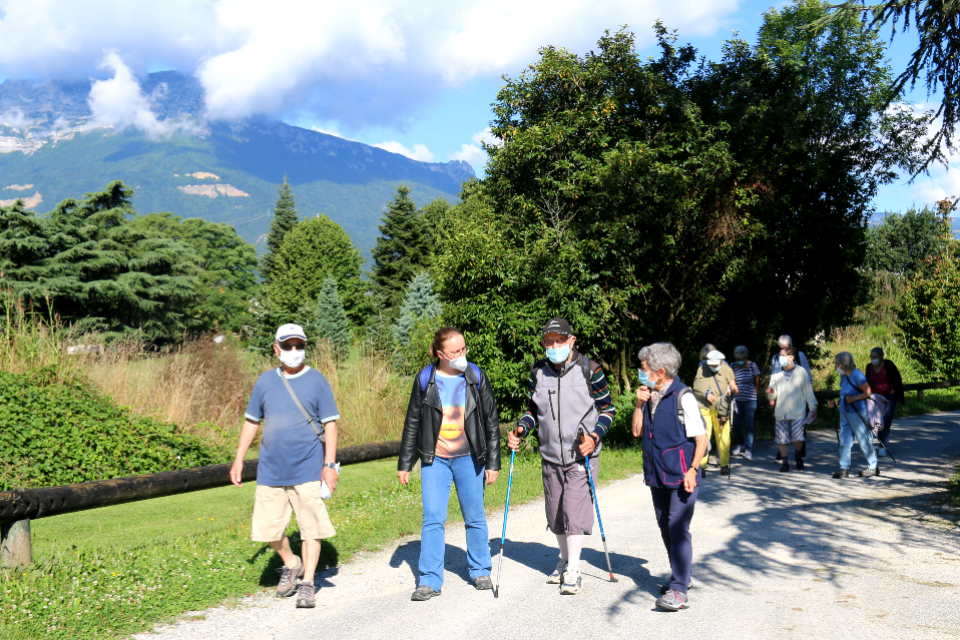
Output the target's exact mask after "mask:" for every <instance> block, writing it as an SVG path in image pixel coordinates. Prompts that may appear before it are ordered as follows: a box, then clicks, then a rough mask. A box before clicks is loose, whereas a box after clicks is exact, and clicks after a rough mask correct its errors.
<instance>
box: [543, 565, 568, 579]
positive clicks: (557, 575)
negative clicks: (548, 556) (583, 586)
mask: <svg viewBox="0 0 960 640" xmlns="http://www.w3.org/2000/svg"><path fill="white" fill-rule="evenodd" d="M566 570H567V561H566V560H561V561H560V562H558V563H557V568H556V569H554V570H553V573H551V574H550V575H549V576H548V577H547V584H560V583H561V582H563V574H564V572H565V571H566Z"/></svg>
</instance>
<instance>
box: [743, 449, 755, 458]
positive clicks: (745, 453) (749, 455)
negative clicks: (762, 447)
mask: <svg viewBox="0 0 960 640" xmlns="http://www.w3.org/2000/svg"><path fill="white" fill-rule="evenodd" d="M743 459H744V460H753V451H750V449H744V451H743Z"/></svg>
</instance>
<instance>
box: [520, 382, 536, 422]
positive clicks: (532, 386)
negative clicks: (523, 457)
mask: <svg viewBox="0 0 960 640" xmlns="http://www.w3.org/2000/svg"><path fill="white" fill-rule="evenodd" d="M527 385H528V386H529V391H528V395H527V409H526V411H524V412H523V414H522V415H521V416H520V420H519V424H520V426H521V427H523V433H522V434H521V437H523V436H526V435H528V434H529V433H530V432H531V431H533V429H534V427H536V426H537V419H536V418H534V416H535V415H536V413H537V403H536V402H534V401H533V392H534V391H536V390H537V377H536V369H535V368H531V369H530V379H529V380H528V381H527Z"/></svg>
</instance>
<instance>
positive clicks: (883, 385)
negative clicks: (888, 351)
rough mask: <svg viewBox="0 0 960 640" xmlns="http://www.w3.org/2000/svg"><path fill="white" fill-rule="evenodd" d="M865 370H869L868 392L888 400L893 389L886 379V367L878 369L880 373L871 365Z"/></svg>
mask: <svg viewBox="0 0 960 640" xmlns="http://www.w3.org/2000/svg"><path fill="white" fill-rule="evenodd" d="M867 369H869V370H870V375H869V382H870V391H871V392H872V393H876V394H878V395H881V396H883V397H884V398H889V397H890V396H891V395H893V387H892V386H890V379H889V378H888V377H887V366H886V365H884V366H882V367H880V371H877V370H876V369H874V368H873V365H872V364H871V365H869V366H868V367H867Z"/></svg>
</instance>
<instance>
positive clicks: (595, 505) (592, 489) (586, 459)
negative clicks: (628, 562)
mask: <svg viewBox="0 0 960 640" xmlns="http://www.w3.org/2000/svg"><path fill="white" fill-rule="evenodd" d="M586 437H587V435H586V434H585V433H584V432H583V427H581V428H580V442H583V439H584V438H586ZM583 461H584V462H585V463H586V464H587V480H589V481H590V493H591V495H592V496H593V508H594V509H595V510H596V512H597V522H598V523H600V539H601V540H602V541H603V555H605V556H606V557H607V571H608V572H610V582H617V578H616V576H614V575H613V568H612V567H611V566H610V553H609V552H608V551H607V536H605V535H604V533H603V520H602V519H601V518H600V503H598V502H597V490H596V488H595V487H594V486H593V474H592V473H591V472H590V456H584V457H583Z"/></svg>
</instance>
